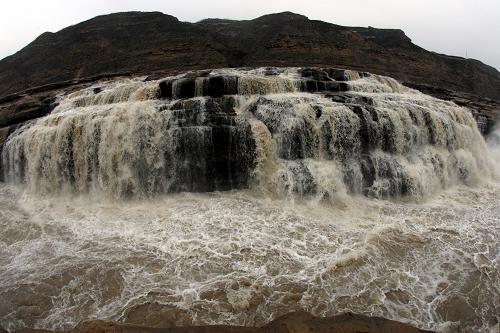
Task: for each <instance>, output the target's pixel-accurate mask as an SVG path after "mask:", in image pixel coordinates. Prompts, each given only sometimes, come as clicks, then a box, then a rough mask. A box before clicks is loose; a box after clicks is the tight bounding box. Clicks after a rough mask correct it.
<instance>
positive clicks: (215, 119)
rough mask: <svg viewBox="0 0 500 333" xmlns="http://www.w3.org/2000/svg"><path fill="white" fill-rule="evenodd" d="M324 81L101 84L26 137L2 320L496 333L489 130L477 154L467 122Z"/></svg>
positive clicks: (401, 97)
mask: <svg viewBox="0 0 500 333" xmlns="http://www.w3.org/2000/svg"><path fill="white" fill-rule="evenodd" d="M320 74H321V73H319V74H318V72H310V71H309V72H308V71H307V70H300V69H257V70H219V71H211V72H206V73H205V74H203V76H200V75H197V76H188V75H180V76H178V77H173V78H167V79H166V80H160V81H148V82H143V81H142V80H140V79H132V80H123V81H116V82H111V83H110V82H108V83H102V84H99V85H95V86H93V87H90V88H87V89H83V90H80V91H77V92H73V93H72V94H69V95H61V96H60V98H59V106H58V107H57V108H56V109H55V110H54V111H53V112H52V114H50V115H49V116H47V117H45V118H41V119H38V120H35V121H32V122H30V123H26V124H24V125H23V126H21V127H19V128H18V129H17V130H16V131H14V132H13V133H12V134H11V135H10V136H9V138H8V140H7V142H6V144H5V146H4V148H3V152H2V170H3V177H4V180H5V181H6V182H5V183H0V208H1V209H0V268H1V269H0V299H1V300H2V301H1V302H0V325H3V326H4V327H6V328H9V329H16V328H21V327H36V328H51V329H61V328H71V327H73V326H74V325H76V324H77V323H78V322H79V321H81V320H84V319H96V318H97V319H109V320H118V321H122V322H129V323H136V324H141V325H148V326H164V327H165V326H171V325H192V324H197V325H199V324H240V325H250V326H258V325H262V324H265V323H267V322H269V321H270V320H272V319H274V318H276V317H278V316H280V315H282V314H285V313H288V312H291V311H295V310H305V311H308V312H311V313H312V314H315V315H319V316H330V315H334V314H338V313H342V312H346V311H351V312H356V313H361V314H367V315H373V316H382V317H386V318H390V319H395V320H400V321H404V322H408V323H411V324H414V325H416V326H419V327H421V328H427V329H434V330H440V331H443V332H445V331H447V330H448V331H449V330H453V329H454V328H456V327H459V328H460V332H485V333H486V332H488V333H489V332H496V330H498V327H499V321H500V316H499V313H500V183H499V179H498V165H499V163H500V159H499V158H498V157H499V155H498V151H499V150H498V142H497V141H498V140H497V137H498V133H497V134H495V133H494V134H493V135H492V136H491V138H490V139H489V146H488V145H487V144H486V143H485V141H484V139H483V138H482V137H481V135H480V134H479V132H478V130H477V127H476V125H475V122H474V119H473V118H472V116H471V114H470V112H469V111H468V110H467V109H464V108H461V107H458V106H456V105H455V104H453V103H450V102H445V101H440V100H437V99H434V98H431V97H429V96H426V95H423V94H420V93H418V92H416V91H413V90H411V89H408V88H406V87H403V86H401V85H400V84H398V83H397V82H396V81H394V80H392V79H389V78H385V77H380V76H376V75H369V74H366V73H357V72H338V71H335V72H332V71H330V72H328V71H325V72H324V73H323V74H321V75H324V76H320V77H318V75H320ZM340 74H342V77H340V78H339V75H340ZM312 76H314V77H313V78H312ZM333 77H336V79H333Z"/></svg>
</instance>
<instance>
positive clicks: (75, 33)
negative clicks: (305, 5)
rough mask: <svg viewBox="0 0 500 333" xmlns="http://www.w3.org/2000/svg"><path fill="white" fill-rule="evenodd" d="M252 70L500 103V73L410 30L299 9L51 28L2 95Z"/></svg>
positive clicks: (14, 68)
mask: <svg viewBox="0 0 500 333" xmlns="http://www.w3.org/2000/svg"><path fill="white" fill-rule="evenodd" d="M244 66H251V67H255V66H335V67H341V68H348V69H355V70H362V71H368V72H372V73H375V74H383V75H387V76H391V77H394V78H396V79H398V80H399V81H402V82H411V83H415V84H425V85H430V86H434V87H438V88H445V89H449V90H454V91H460V92H467V93H473V94H476V95H480V96H485V97H489V98H493V99H499V98H500V73H499V72H498V71H497V70H496V69H494V68H492V67H490V66H487V65H484V64H482V63H481V62H479V61H477V60H472V59H463V58H459V57H451V56H446V55H441V54H437V53H433V52H429V51H426V50H424V49H422V48H420V47H418V46H417V45H415V44H413V43H412V42H411V40H410V38H408V37H407V36H406V35H405V34H404V32H403V31H401V30H393V29H375V28H371V27H369V28H359V27H356V28H354V27H343V26H339V25H335V24H330V23H326V22H322V21H317V20H309V19H308V18H307V17H305V16H302V15H297V14H294V13H289V12H285V13H279V14H271V15H266V16H262V17H259V18H256V19H254V20H249V21H232V20H220V19H207V20H203V21H200V22H198V23H188V22H181V21H179V20H178V19H177V18H175V17H173V16H170V15H165V14H162V13H158V12H153V13H142V12H129V13H117V14H111V15H105V16H99V17H96V18H93V19H91V20H88V21H85V22H82V23H79V24H77V25H74V26H71V27H68V28H66V29H63V30H61V31H59V32H57V33H50V32H46V33H43V34H42V35H40V36H39V37H38V38H37V39H36V40H35V41H33V42H32V43H31V44H29V45H28V46H26V47H25V48H24V49H22V50H21V51H19V52H17V53H16V54H14V55H12V56H10V57H7V58H5V59H3V60H2V61H1V62H0V96H5V95H8V94H12V93H16V92H19V91H22V90H25V89H29V88H33V87H36V86H41V85H47V84H53V83H57V82H62V81H68V80H75V79H76V80H78V79H82V78H89V77H93V76H98V75H103V74H115V73H133V74H142V73H151V72H153V71H185V70H188V69H203V68H221V67H244Z"/></svg>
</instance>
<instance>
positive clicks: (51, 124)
mask: <svg viewBox="0 0 500 333" xmlns="http://www.w3.org/2000/svg"><path fill="white" fill-rule="evenodd" d="M300 74H301V72H300V70H298V69H286V70H267V71H266V70H265V69H259V70H249V71H236V70H225V71H224V70H219V71H212V72H206V73H204V75H205V77H203V76H202V77H195V78H192V77H188V76H187V75H184V76H179V77H175V78H170V79H167V80H164V81H161V82H156V81H153V82H141V81H140V80H128V81H121V82H115V83H113V84H110V85H104V86H103V87H99V88H96V87H91V88H88V89H85V90H82V91H79V92H76V93H73V94H70V95H68V96H62V97H61V100H60V105H59V106H58V107H57V108H56V109H55V110H54V111H53V113H52V114H51V115H49V116H47V117H45V118H43V119H40V120H37V121H34V122H32V123H29V124H26V125H24V126H23V127H21V128H20V129H18V130H17V131H16V132H15V133H13V134H12V135H11V136H10V138H9V140H8V141H7V143H6V144H5V147H4V150H3V155H2V163H3V170H4V173H5V176H4V177H5V179H6V180H7V181H9V182H15V183H26V184H27V186H28V188H29V189H30V190H32V191H34V192H49V193H60V192H65V191H70V192H76V193H85V192H88V191H89V190H90V189H92V190H94V191H95V190H98V191H101V192H104V193H106V194H108V195H109V196H114V197H118V198H122V197H139V198H140V197H153V196H154V195H156V194H159V193H168V192H180V191H214V190H229V189H240V188H247V187H253V188H257V189H258V188H265V189H266V190H267V191H270V192H272V193H275V194H277V195H279V196H286V197H291V196H299V197H304V196H314V197H316V198H319V199H320V200H321V199H323V198H327V199H330V198H333V197H335V195H336V194H337V193H346V192H347V193H353V194H358V193H362V194H365V195H368V196H373V197H398V196H402V195H403V196H411V197H416V198H421V197H423V196H425V195H426V194H429V193H433V192H435V191H436V190H437V189H438V188H446V187H449V186H450V185H452V184H457V183H465V184H472V183H477V182H478V181H479V180H480V179H482V178H487V177H489V176H492V174H493V167H492V164H491V161H488V154H487V153H486V148H485V145H484V141H483V139H482V137H481V135H480V134H479V132H478V131H477V129H476V126H475V122H474V119H473V118H472V116H471V114H470V113H469V112H468V111H467V110H465V109H463V108H460V107H458V106H456V105H455V104H453V103H450V102H444V101H441V100H437V99H434V98H431V97H429V96H426V95H423V94H420V93H417V92H416V91H413V90H410V89H408V88H405V87H403V86H401V85H400V84H399V83H397V82H396V81H394V80H392V79H390V78H386V77H381V76H376V75H368V74H363V73H357V72H347V75H346V76H347V77H346V79H348V78H349V77H353V78H354V80H352V81H349V82H348V83H346V82H337V81H334V80H332V79H329V78H328V77H327V78H322V79H323V80H326V79H329V80H330V81H319V80H310V79H309V80H308V79H307V78H304V77H302V76H303V75H304V71H302V74H303V75H300ZM306 74H307V72H306ZM325 75H326V73H325ZM341 90H344V92H341ZM345 90H349V91H348V92H345ZM304 91H306V92H304ZM311 92H314V93H311ZM162 97H163V99H162ZM271 166H273V167H271ZM264 169H265V170H264Z"/></svg>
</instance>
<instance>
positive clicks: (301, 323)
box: [0, 312, 431, 333]
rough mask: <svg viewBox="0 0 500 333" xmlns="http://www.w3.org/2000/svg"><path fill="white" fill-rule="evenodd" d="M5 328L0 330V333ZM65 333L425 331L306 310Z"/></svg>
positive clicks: (104, 325)
mask: <svg viewBox="0 0 500 333" xmlns="http://www.w3.org/2000/svg"><path fill="white" fill-rule="evenodd" d="M5 332H7V331H5V330H2V329H0V333H5ZM51 332H54V331H48V330H36V329H23V330H19V331H16V332H15V333H51ZM64 332H66V333H195V332H196V333H271V332H276V333H306V332H307V333H309V332H318V333H320V332H325V333H326V332H328V333H361V332H362V333H424V332H428V333H431V331H425V330H421V329H418V328H415V327H413V326H410V325H407V324H403V323H400V322H397V321H393V320H388V319H384V318H378V317H367V316H362V315H356V314H352V313H346V314H342V315H339V316H334V317H330V318H317V317H314V316H312V315H310V314H308V313H304V312H298V313H290V314H287V315H285V316H283V317H280V318H278V319H276V320H274V321H272V322H271V323H269V324H267V325H265V326H262V327H243V326H222V325H221V326H198V327H171V328H158V327H144V326H137V325H129V324H122V323H116V322H106V321H99V320H96V321H86V322H82V323H80V324H79V325H78V326H77V327H76V328H74V329H72V330H68V331H64Z"/></svg>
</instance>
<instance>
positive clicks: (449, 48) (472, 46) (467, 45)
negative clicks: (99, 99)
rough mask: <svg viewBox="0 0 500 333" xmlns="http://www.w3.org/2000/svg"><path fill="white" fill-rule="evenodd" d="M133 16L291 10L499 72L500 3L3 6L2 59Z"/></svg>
mask: <svg viewBox="0 0 500 333" xmlns="http://www.w3.org/2000/svg"><path fill="white" fill-rule="evenodd" d="M130 10H140V11H161V12H164V13H166V14H170V15H174V16H176V17H177V18H179V19H180V20H181V21H190V22H195V21H199V20H201V19H203V18H207V17H218V18H231V19H252V18H255V17H258V16H260V15H264V14H269V13H275V12H280V11H287V10H288V11H293V12H296V13H300V14H303V15H306V16H308V17H309V18H310V19H318V20H323V21H327V22H331V23H335V24H340V25H348V26H365V27H366V26H373V27H378V28H400V29H402V30H404V31H405V32H406V34H407V35H408V36H409V37H410V38H411V39H412V40H413V42H414V43H415V44H418V45H420V46H422V47H424V48H426V49H428V50H431V51H436V52H440V53H446V54H451V55H458V56H465V55H466V52H467V55H468V57H469V58H475V59H479V60H481V61H483V62H484V63H486V64H488V65H491V66H494V67H496V68H497V69H500V0H253V1H252V0H245V1H236V0H174V1H171V0H24V1H23V0H18V1H13V0H0V37H1V43H0V58H4V57H6V56H8V55H10V54H13V53H15V52H17V51H18V50H20V49H21V48H22V47H24V46H25V45H27V44H28V43H29V42H31V41H32V40H33V39H35V38H36V37H37V36H38V35H40V34H41V33H43V32H45V31H51V32H56V31H58V30H60V29H62V28H64V27H66V26H68V25H72V24H76V23H78V22H80V21H84V20H87V19H90V18H92V17H94V16H96V15H101V14H108V13H112V12H118V11H130Z"/></svg>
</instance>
